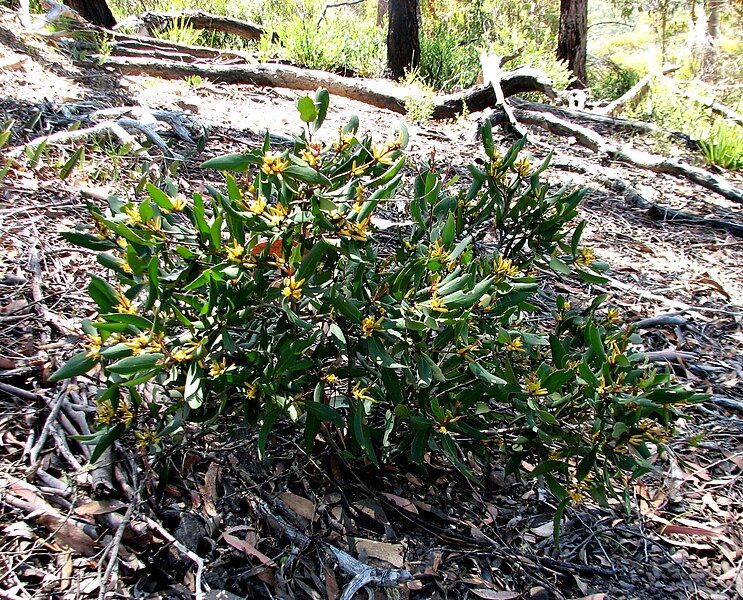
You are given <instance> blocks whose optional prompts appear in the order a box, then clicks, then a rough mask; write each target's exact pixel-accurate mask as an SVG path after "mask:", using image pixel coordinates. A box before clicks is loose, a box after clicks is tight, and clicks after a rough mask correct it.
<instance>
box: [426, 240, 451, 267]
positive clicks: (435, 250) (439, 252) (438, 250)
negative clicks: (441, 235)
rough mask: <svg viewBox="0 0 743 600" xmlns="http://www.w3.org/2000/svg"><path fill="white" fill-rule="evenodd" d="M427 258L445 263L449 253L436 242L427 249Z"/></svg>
mask: <svg viewBox="0 0 743 600" xmlns="http://www.w3.org/2000/svg"><path fill="white" fill-rule="evenodd" d="M428 256H429V257H430V258H431V259H432V260H437V261H439V262H442V263H443V262H446V259H447V258H449V253H448V252H447V251H446V250H444V247H443V246H442V245H441V242H440V241H439V240H436V241H435V242H434V243H433V245H431V247H430V248H429V249H428Z"/></svg>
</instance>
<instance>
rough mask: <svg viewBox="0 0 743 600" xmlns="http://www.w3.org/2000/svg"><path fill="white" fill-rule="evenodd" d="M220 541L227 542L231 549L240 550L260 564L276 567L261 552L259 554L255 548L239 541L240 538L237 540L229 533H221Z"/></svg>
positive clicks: (243, 541)
mask: <svg viewBox="0 0 743 600" xmlns="http://www.w3.org/2000/svg"><path fill="white" fill-rule="evenodd" d="M222 539H224V541H225V542H227V543H228V544H229V545H230V546H232V547H233V548H236V549H237V550H242V551H243V552H245V554H247V555H248V556H252V557H254V558H257V559H258V560H259V561H261V563H263V564H264V565H266V566H267V567H275V566H276V563H275V562H274V561H273V560H272V559H270V558H268V556H266V555H265V554H263V552H261V551H260V550H258V549H257V548H256V547H255V546H253V545H251V544H249V543H248V542H246V541H245V540H241V539H240V538H237V537H235V536H234V535H230V534H229V533H223V534H222Z"/></svg>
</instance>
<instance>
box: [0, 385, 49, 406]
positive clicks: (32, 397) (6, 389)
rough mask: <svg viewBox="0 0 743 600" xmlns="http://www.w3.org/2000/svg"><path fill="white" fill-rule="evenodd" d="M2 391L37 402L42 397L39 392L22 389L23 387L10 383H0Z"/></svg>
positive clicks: (0, 390)
mask: <svg viewBox="0 0 743 600" xmlns="http://www.w3.org/2000/svg"><path fill="white" fill-rule="evenodd" d="M0 392H5V393H6V394H10V395H11V396H15V397H16V398H20V399H21V400H28V401H29V402H36V401H37V400H39V399H40V398H41V396H39V395H38V394H34V393H33V392H29V391H27V390H22V389H21V388H17V387H16V386H14V385H10V384H9V383H0Z"/></svg>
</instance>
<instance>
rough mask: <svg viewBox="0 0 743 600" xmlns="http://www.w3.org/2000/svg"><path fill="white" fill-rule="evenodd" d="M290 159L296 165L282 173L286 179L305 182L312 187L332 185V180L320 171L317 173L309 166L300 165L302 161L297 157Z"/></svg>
mask: <svg viewBox="0 0 743 600" xmlns="http://www.w3.org/2000/svg"><path fill="white" fill-rule="evenodd" d="M290 158H291V159H292V162H294V164H293V165H291V166H289V167H287V168H286V169H284V171H283V173H282V174H283V175H284V177H286V178H287V179H297V180H299V181H304V182H305V183H309V184H310V185H330V179H328V178H327V177H326V176H325V175H323V174H322V173H321V172H320V171H316V170H315V169H313V168H312V167H310V166H309V165H307V164H298V163H299V162H300V160H301V159H298V158H297V157H295V156H291V157H290Z"/></svg>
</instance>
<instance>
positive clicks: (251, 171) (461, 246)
mask: <svg viewBox="0 0 743 600" xmlns="http://www.w3.org/2000/svg"><path fill="white" fill-rule="evenodd" d="M299 104H300V110H301V112H302V115H303V117H304V119H305V121H307V128H306V130H305V133H303V134H302V135H300V136H299V137H298V138H297V139H296V143H295V146H294V148H293V150H291V151H286V152H283V153H271V152H269V148H268V143H267V142H266V143H265V144H264V146H263V148H261V149H257V150H251V151H249V152H246V153H244V154H240V155H232V156H226V157H221V158H216V159H213V160H211V161H209V162H208V163H207V166H209V167H212V168H215V169H220V170H224V171H231V172H232V174H227V175H226V186H225V189H224V190H218V189H211V188H210V189H209V195H208V196H207V197H202V196H200V195H198V194H195V195H194V196H193V198H192V199H190V200H186V199H185V198H183V197H182V196H179V195H177V194H176V193H174V192H173V191H172V190H168V191H167V193H166V192H164V191H161V190H159V189H157V188H155V187H153V186H149V188H148V196H147V197H145V198H144V199H143V200H142V201H141V202H140V203H138V204H134V203H126V204H125V203H122V202H120V201H116V200H112V201H111V206H110V209H109V210H107V211H106V212H102V211H100V210H98V209H97V208H95V207H94V206H91V213H92V216H93V219H94V221H95V231H96V232H97V234H93V235H90V237H84V236H81V235H80V234H79V233H76V234H73V235H74V237H73V235H71V236H70V239H71V240H72V241H75V242H76V243H79V244H81V245H83V246H87V247H91V248H94V249H96V250H103V251H102V252H101V254H100V258H99V260H100V262H101V263H102V264H104V265H106V266H108V267H109V268H110V269H111V277H110V278H109V281H110V283H109V281H104V280H102V279H93V280H92V282H91V285H90V293H91V296H92V297H93V298H94V300H95V301H96V303H97V304H98V306H99V309H100V315H99V316H98V318H97V320H96V321H95V322H85V323H84V325H83V327H84V330H85V331H86V333H87V335H88V337H89V340H88V345H87V352H86V353H85V354H82V355H78V356H76V357H75V358H73V359H72V361H71V362H70V363H68V364H67V365H65V366H64V367H63V368H62V370H61V371H60V372H59V373H58V374H57V378H61V377H64V376H69V375H73V374H75V373H80V372H82V371H83V370H85V369H86V368H88V367H90V366H91V364H92V362H96V363H98V364H99V365H100V367H101V369H102V372H103V374H104V376H105V378H106V381H107V387H106V388H105V389H104V390H103V391H102V394H101V396H100V398H99V413H98V426H99V431H98V433H97V434H96V439H97V440H98V449H99V450H98V451H100V448H101V446H102V445H105V444H107V443H110V442H111V440H112V439H113V438H114V437H116V436H120V435H123V434H125V433H126V432H133V433H134V434H135V435H136V437H137V440H138V443H139V444H140V445H141V447H142V448H149V449H150V450H152V449H157V448H159V447H161V446H162V445H163V444H166V443H170V442H169V436H171V435H172V434H173V433H174V432H177V431H178V430H179V429H181V428H182V427H183V426H184V424H185V423H187V422H191V423H201V424H203V425H202V426H203V427H207V426H208V425H209V424H211V423H214V422H216V421H217V420H225V419H236V420H243V421H244V422H247V423H248V424H251V425H253V426H254V427H255V428H256V429H257V430H258V432H259V438H258V439H259V451H260V452H261V453H262V452H265V450H266V444H267V440H268V439H269V437H270V433H271V429H272V427H273V426H274V424H275V423H276V421H277V419H289V420H291V421H293V422H294V423H296V426H297V427H298V428H301V429H303V430H304V432H305V443H306V446H307V447H308V449H310V450H311V448H312V445H313V441H314V440H315V438H316V436H318V435H322V436H326V437H328V436H332V437H334V438H336V441H337V442H339V445H340V446H341V447H343V448H345V453H346V455H347V457H349V458H355V459H358V460H360V461H366V462H368V463H370V464H372V465H380V464H382V463H383V462H387V461H391V460H395V461H397V462H398V463H400V462H401V461H405V460H407V461H411V462H414V463H423V462H424V460H425V457H426V455H427V454H428V453H431V452H433V453H437V454H441V455H442V456H445V457H446V458H447V459H448V460H449V461H451V463H452V464H453V465H454V466H456V468H457V469H459V470H460V471H461V472H462V473H464V474H465V475H467V476H469V477H474V476H473V475H472V473H471V472H470V466H471V465H473V464H475V463H477V462H478V461H479V460H480V459H486V458H487V456H488V455H491V454H492V453H494V452H496V453H497V452H500V453H503V454H504V456H505V457H506V460H507V465H508V468H509V470H510V471H513V472H520V471H522V470H523V469H524V467H525V466H526V467H527V471H528V476H530V477H536V476H539V477H542V478H544V480H545V481H546V482H547V484H548V485H549V487H550V489H551V490H552V491H553V492H554V494H555V495H556V496H557V497H558V498H559V499H561V500H564V502H563V504H562V506H563V508H564V506H565V504H566V503H567V502H568V500H569V499H572V500H578V499H580V497H581V495H582V494H583V492H587V493H590V494H592V495H594V497H596V498H598V499H601V498H603V497H604V496H605V495H606V493H607V492H608V493H612V492H613V488H612V481H614V480H615V477H616V476H617V474H619V473H626V474H629V475H637V474H640V473H642V472H644V471H646V470H648V469H649V468H650V466H649V465H648V464H647V463H646V462H645V459H646V458H647V457H648V456H649V453H650V450H649V448H648V444H649V443H659V442H661V441H662V440H663V439H664V437H665V436H666V435H668V433H669V431H670V428H671V427H672V424H673V422H674V420H675V419H676V418H677V416H678V414H679V413H678V409H677V407H678V406H679V405H680V404H682V403H684V402H686V401H688V400H691V399H693V395H692V394H691V393H687V392H684V391H682V390H680V389H678V388H675V387H672V386H671V385H670V384H669V383H668V379H669V378H668V376H667V375H665V374H658V373H656V372H655V371H653V370H650V369H648V368H647V367H646V366H645V365H644V364H643V362H642V357H641V356H640V355H637V354H635V353H634V352H633V351H632V350H631V348H630V344H631V342H632V340H633V334H632V331H631V329H630V328H628V327H622V326H619V325H618V324H617V321H618V315H617V313H616V311H615V310H612V309H609V310H607V309H605V308H602V302H603V300H604V298H603V297H597V298H595V299H594V300H593V302H592V303H591V304H590V305H588V306H583V307H571V306H570V305H569V304H568V302H567V301H566V300H565V299H564V298H562V297H557V298H556V300H555V299H552V298H551V297H550V296H549V295H548V294H546V293H545V292H544V291H543V286H542V283H543V281H544V278H545V275H546V274H548V273H550V272H557V273H574V274H576V275H578V276H581V277H585V278H587V279H589V280H591V281H595V280H602V278H601V275H600V271H601V270H603V269H604V268H605V265H601V264H599V263H596V262H595V261H594V260H593V254H592V253H591V252H590V250H588V249H586V248H582V247H581V246H580V232H581V230H582V226H579V227H578V228H577V229H576V230H575V231H574V232H573V233H570V232H569V231H568V230H567V229H566V224H567V223H568V222H569V221H571V219H573V218H574V217H575V216H576V212H577V211H576V207H577V205H578V203H579V201H580V199H581V196H582V192H581V191H579V190H568V189H562V190H559V191H557V192H552V191H550V190H549V189H548V188H547V186H546V185H545V184H543V183H542V182H541V181H540V172H541V171H542V170H544V169H545V168H546V166H547V165H546V163H545V164H542V165H539V166H537V167H536V168H535V166H533V165H531V164H529V162H528V160H526V159H523V158H520V157H519V153H520V151H521V150H522V145H523V142H520V143H518V144H516V145H515V146H514V147H513V148H512V149H511V150H510V151H509V152H508V153H507V154H506V155H505V156H501V155H499V153H498V152H497V150H496V149H495V147H494V144H493V139H492V133H491V131H490V129H489V128H486V129H485V131H484V132H483V139H484V146H485V153H486V155H487V161H486V163H485V164H484V167H482V168H481V167H479V166H475V165H473V166H471V167H470V173H471V176H472V178H471V182H470V184H469V185H468V186H465V187H462V186H461V185H457V182H456V181H453V180H447V179H446V178H445V177H444V176H442V175H441V174H440V173H438V172H437V171H435V170H434V169H431V170H424V171H423V172H421V173H420V174H419V175H418V176H417V177H416V178H415V180H414V181H413V182H412V184H409V183H408V181H407V180H406V179H404V178H403V176H402V172H401V170H402V168H403V166H404V163H405V157H404V155H403V154H402V150H403V149H404V147H405V145H406V143H407V134H406V132H405V129H404V128H401V129H400V130H399V132H398V134H397V136H396V137H395V138H394V139H392V140H389V141H387V142H386V143H384V144H380V145H377V144H375V143H374V142H373V141H372V140H371V138H369V137H361V136H359V135H358V134H357V128H358V120H357V119H354V120H352V121H351V122H350V123H349V124H348V125H347V126H346V127H345V128H344V129H342V130H341V131H339V133H338V134H337V136H336V137H335V139H334V140H333V141H332V142H330V143H327V144H322V143H318V142H317V141H316V140H315V139H314V138H313V137H312V133H311V132H312V131H313V130H314V129H315V128H316V127H313V125H316V124H317V121H312V120H311V119H310V116H311V115H312V114H314V113H316V116H317V118H318V119H319V117H320V115H324V114H325V112H326V110H327V105H328V97H327V93H326V92H325V91H319V92H318V94H317V96H316V97H315V98H306V99H302V100H300V103H299ZM405 190H409V192H410V203H409V212H410V219H411V220H412V221H413V222H414V224H413V225H412V226H411V227H410V228H409V230H400V231H399V233H398V235H397V240H396V241H395V240H394V239H392V240H391V239H389V233H388V234H386V235H387V239H386V241H385V242H384V243H380V236H381V235H382V234H381V233H380V232H379V231H378V230H377V229H376V227H375V226H374V221H373V220H372V219H373V214H374V211H375V209H377V208H378V206H379V205H380V204H381V203H384V202H386V201H388V200H390V199H391V198H393V196H395V195H396V194H399V193H401V192H403V191H405ZM393 237H394V236H393ZM537 305H538V306H539V307H540V308H537Z"/></svg>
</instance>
